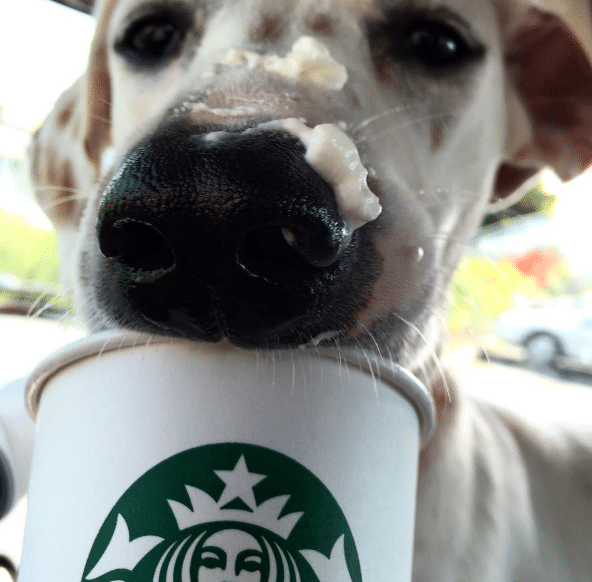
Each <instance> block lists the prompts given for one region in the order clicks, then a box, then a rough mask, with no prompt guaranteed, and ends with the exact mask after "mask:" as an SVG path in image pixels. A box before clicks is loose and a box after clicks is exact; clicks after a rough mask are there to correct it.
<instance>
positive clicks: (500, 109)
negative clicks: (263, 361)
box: [32, 0, 592, 582]
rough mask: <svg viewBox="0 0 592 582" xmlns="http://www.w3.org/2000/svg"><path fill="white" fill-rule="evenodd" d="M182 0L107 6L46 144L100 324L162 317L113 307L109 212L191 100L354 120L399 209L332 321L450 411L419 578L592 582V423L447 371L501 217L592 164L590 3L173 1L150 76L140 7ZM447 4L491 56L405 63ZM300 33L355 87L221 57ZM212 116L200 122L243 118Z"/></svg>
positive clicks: (274, 115) (386, 211) (40, 177)
mask: <svg viewBox="0 0 592 582" xmlns="http://www.w3.org/2000/svg"><path fill="white" fill-rule="evenodd" d="M161 4H163V3H162V2H160V1H157V2H145V1H144V0H103V1H102V2H101V3H100V4H99V6H96V7H95V12H96V16H97V32H96V35H95V39H94V42H93V45H92V49H91V55H90V60H89V67H88V70H87V72H86V74H85V75H84V76H83V77H82V78H81V79H80V80H79V81H78V82H77V83H76V84H75V85H74V87H72V88H71V89H70V90H68V91H66V92H65V93H64V95H63V96H62V97H61V99H60V100H59V102H58V103H57V105H56V107H55V110H54V112H53V113H52V115H51V116H50V118H49V119H48V120H47V121H46V123H45V124H44V126H43V127H42V128H41V129H40V131H39V132H38V133H37V135H36V137H35V140H34V143H33V148H32V174H33V177H34V181H35V185H36V189H37V192H38V196H39V199H40V203H41V205H42V206H43V207H44V208H45V209H46V212H47V213H48V214H49V216H50V217H51V218H52V220H53V222H54V224H55V225H56V227H57V228H58V231H59V233H60V236H61V237H62V248H63V250H64V253H63V254H64V273H65V275H66V277H68V278H70V279H71V280H74V281H75V287H76V297H77V303H78V308H79V309H80V311H81V313H82V314H83V316H84V317H85V318H86V320H87V322H88V324H89V326H90V327H91V328H94V329H103V328H110V327H122V326H123V327H126V326H130V325H133V326H134V327H137V328H138V327H139V328H140V329H141V328H142V326H141V325H138V324H137V323H134V324H131V323H129V320H128V319H126V317H127V316H126V315H125V314H122V311H125V308H121V306H119V305H118V306H116V307H115V306H114V305H113V302H111V303H109V302H106V301H105V300H104V298H102V297H101V293H104V292H105V291H104V287H105V286H104V285H102V284H101V281H100V280H99V278H100V276H101V275H100V274H101V269H100V268H99V259H100V252H99V248H98V244H97V242H96V235H95V224H96V220H97V209H98V207H99V203H100V199H101V194H102V192H103V190H104V188H105V187H106V185H107V184H108V182H109V180H110V179H111V178H112V177H113V174H114V172H115V168H117V167H118V165H119V164H121V163H122V161H124V160H125V159H126V156H127V155H128V154H129V152H130V151H134V148H135V146H136V144H137V143H139V142H140V141H141V140H142V139H143V138H144V137H145V136H146V135H149V134H154V132H158V131H159V128H160V127H161V124H162V123H163V122H166V120H167V118H168V117H176V118H178V117H179V116H181V117H182V116H183V113H182V112H181V113H179V110H180V109H182V107H181V108H180V106H181V105H182V104H183V103H184V102H187V101H193V102H199V101H201V102H204V103H205V104H206V105H207V106H208V107H210V108H223V109H227V110H231V109H233V108H236V107H238V106H248V107H249V108H250V110H251V111H253V110H254V111H255V113H254V114H251V115H252V118H253V119H255V118H256V120H266V119H278V118H287V117H296V118H305V119H306V121H307V124H308V125H309V126H311V127H313V126H315V125H317V124H320V123H338V122H339V123H342V122H344V123H345V127H347V130H346V131H347V133H349V135H350V136H351V137H352V139H353V140H354V141H355V143H356V145H357V146H358V149H359V151H360V153H361V156H362V160H363V162H364V164H365V165H366V167H368V168H369V169H370V170H371V174H370V185H371V187H372V190H373V191H374V192H375V193H376V194H377V195H378V196H379V198H380V202H381V204H382V206H383V211H382V213H381V215H380V217H379V218H378V219H377V220H376V221H374V222H371V223H369V224H367V225H365V226H364V227H363V228H362V229H360V234H359V236H360V237H362V236H363V237H366V239H365V240H367V241H368V245H369V248H370V249H371V253H370V256H369V257H368V260H367V263H368V264H367V265H364V267H363V268H362V269H361V275H362V277H366V278H367V281H368V282H369V283H368V284H367V285H366V286H364V285H361V283H360V276H359V274H358V279H356V280H355V281H353V282H352V285H351V287H352V289H351V292H352V293H353V294H354V295H355V294H356V293H357V294H358V295H359V297H358V296H357V297H358V299H357V300H356V302H355V303H354V304H353V307H352V309H350V310H349V311H347V313H344V314H340V313H339V312H338V311H337V315H335V316H333V319H332V320H331V321H328V322H326V326H327V328H326V330H325V331H327V332H332V331H334V330H335V329H336V328H338V329H339V330H340V332H341V334H340V336H339V340H338V341H339V343H341V344H347V345H349V346H357V347H358V348H359V349H361V350H374V351H378V352H380V353H381V354H382V355H383V356H385V357H390V358H392V359H393V360H396V361H398V362H399V363H401V364H402V365H404V366H406V367H408V368H410V369H412V370H414V371H415V372H416V373H417V374H418V375H420V376H421V377H422V378H424V379H425V380H426V381H427V382H428V383H429V384H430V386H431V389H432V391H433V393H434V396H435V399H436V402H437V404H438V428H437V431H436V433H435V435H434V437H433V439H432V441H431V443H430V444H429V446H428V447H426V449H425V450H424V451H423V453H422V456H421V463H420V482H419V497H418V510H417V531H416V546H415V548H416V551H415V561H414V575H413V580H414V582H428V581H436V580H437V581H438V582H447V581H449V582H460V581H467V582H468V581H479V582H485V581H487V582H494V581H499V582H502V581H504V582H509V581H516V582H528V581H532V582H535V581H536V582H545V581H546V582H551V581H553V582H559V581H560V582H576V581H579V582H584V581H589V580H590V579H592V428H591V427H592V421H591V422H588V423H583V425H580V426H578V427H574V426H570V425H568V424H567V423H564V424H558V423H549V424H546V425H540V426H538V427H537V426H536V424H535V423H533V422H531V421H527V420H526V417H523V418H520V417H519V416H516V415H514V414H512V413H509V412H502V409H501V408H499V407H496V406H493V405H490V404H485V403H483V402H480V401H479V400H478V399H474V398H473V397H471V396H468V395H466V394H463V393H462V392H460V391H457V390H455V388H454V383H453V381H452V379H451V378H450V377H448V379H447V380H446V381H445V380H443V374H442V373H441V371H439V370H438V366H434V361H436V359H435V357H434V355H435V354H437V352H438V347H439V343H440V341H441V338H442V337H443V329H442V326H441V319H442V317H441V310H442V308H443V307H444V304H445V294H446V286H447V283H448V281H449V279H450V277H451V273H452V271H453V269H454V268H455V266H456V264H457V262H458V260H459V258H460V256H461V254H462V250H463V248H464V247H465V246H466V242H467V240H468V239H469V238H470V237H471V235H472V234H473V233H474V231H475V229H476V228H477V226H478V225H479V222H480V220H481V219H482V217H483V215H484V213H486V212H487V211H488V210H490V209H492V208H493V207H495V206H499V205H500V204H507V203H509V201H510V200H512V193H513V192H515V191H516V190H517V189H518V188H519V187H520V185H521V184H522V183H524V182H525V181H526V180H527V179H529V178H530V177H531V176H532V175H533V174H534V173H535V172H536V171H537V170H538V169H539V168H541V167H543V166H547V165H548V166H551V167H553V168H554V169H555V171H556V172H557V173H558V174H559V175H560V176H561V177H563V178H571V177H573V176H575V175H576V174H577V173H579V172H580V171H583V170H584V169H585V168H586V167H587V166H588V165H589V164H590V162H591V161H592V141H591V137H590V136H592V69H591V66H590V62H591V60H592V21H591V12H590V7H589V6H588V4H587V3H585V2H584V0H569V1H567V0H566V1H562V0H536V1H535V0H473V1H471V2H467V1H466V0H443V1H442V2H439V1H438V2H436V1H432V0H405V1H403V0H358V1H356V2H354V1H353V0H352V1H350V0H318V1H315V2H313V1H309V0H299V1H298V2H296V1H294V2H284V3H282V2H270V1H268V0H232V1H230V0H204V1H202V0H179V1H178V2H175V3H172V4H174V5H175V6H177V5H179V6H182V7H184V9H186V10H187V13H188V14H191V15H192V16H191V18H193V23H192V26H191V28H190V30H189V31H188V32H187V35H186V39H185V45H184V47H183V48H182V51H181V53H180V54H179V55H178V56H176V57H175V58H174V59H172V60H170V61H169V62H167V63H166V65H165V66H162V67H160V68H157V69H155V70H139V69H138V68H137V67H136V68H134V66H132V65H130V64H129V63H127V62H125V60H124V59H123V58H122V57H121V55H120V54H118V53H117V52H116V51H115V50H114V48H113V47H114V46H115V45H116V44H117V43H118V42H119V41H120V40H121V37H122V34H123V31H124V29H125V28H126V27H127V26H129V22H130V20H131V19H133V18H134V16H133V14H134V13H135V18H138V14H145V11H146V9H140V10H139V11H138V7H142V6H146V5H148V6H149V8H148V9H147V10H152V11H154V10H158V9H159V8H158V6H159V5H161ZM164 4H165V5H167V4H168V5H171V2H169V1H168V0H167V2H164ZM142 10H144V12H142ZM130 15H131V16H130ZM426 16H427V17H429V18H430V19H432V20H433V19H441V20H442V21H444V22H446V23H448V24H451V25H452V26H454V27H455V28H457V29H458V30H459V32H460V33H461V34H462V35H463V36H464V37H465V38H466V39H467V40H468V42H469V45H471V46H473V48H474V47H476V46H478V47H481V48H482V49H483V50H481V51H477V50H475V51H474V53H475V54H474V55H473V57H472V58H471V59H469V60H468V61H467V62H464V63H460V64H459V65H458V66H456V67H453V68H451V69H448V70H438V71H435V70H432V69H429V68H426V67H424V66H423V65H422V64H421V63H417V62H415V61H414V60H413V59H412V58H411V59H407V58H406V57H401V56H400V55H395V54H394V53H392V52H391V49H392V47H391V42H392V39H391V38H390V37H391V36H392V35H393V34H397V30H399V29H400V28H401V27H402V26H403V24H402V23H404V22H407V21H408V20H409V18H411V17H412V18H425V17H426ZM393 22H394V24H393ZM397 26H399V28H397ZM301 35H311V36H314V37H317V38H319V39H321V40H322V42H323V43H324V44H325V45H326V46H327V47H328V48H329V50H330V52H331V55H332V56H333V57H334V58H335V59H336V60H337V61H338V62H339V63H342V64H343V65H345V66H346V68H347V71H348V81H347V84H346V85H345V87H344V90H343V91H339V92H338V91H332V90H327V89H320V88H318V87H316V86H311V85H310V84H309V83H307V82H305V81H302V80H286V79H285V78H282V77H280V76H278V75H274V74H270V73H267V72H263V71H257V70H254V71H253V70H247V69H246V68H244V67H228V66H220V65H218V66H215V65H216V64H217V63H219V62H220V59H221V58H222V57H223V55H224V54H225V53H226V52H227V51H228V50H229V49H232V48H244V49H248V50H252V51H258V52H263V53H267V52H271V53H276V54H280V55H282V54H286V53H287V52H288V50H289V48H290V46H291V45H292V43H293V42H294V40H295V39H297V38H298V37H300V36H301ZM477 53H479V54H478V55H477ZM186 115H189V114H187V113H186ZM201 115H202V117H199V115H197V117H195V115H194V117H193V118H192V119H191V120H190V123H191V124H194V125H196V126H199V125H200V124H201V125H202V126H203V125H207V124H211V123H212V122H213V121H215V122H216V124H218V125H217V127H219V126H220V125H222V126H223V127H226V128H230V129H232V128H236V127H238V125H239V122H238V121H237V119H236V118H233V117H232V116H229V117H228V118H227V119H215V120H212V119H211V117H208V114H207V113H202V114H201ZM182 121H187V120H186V119H182ZM244 121H245V120H244V119H242V120H240V123H243V122H244ZM342 126H343V123H342ZM196 131H197V130H196ZM74 241H76V243H74ZM74 245H75V246H74ZM73 248H76V249H77V250H76V252H73ZM358 286H362V287H364V290H363V291H361V290H360V289H358V288H357V287H358ZM97 290H99V291H97ZM134 321H135V320H134ZM231 339H232V338H231ZM309 339H313V338H309ZM537 398H538V397H537V395H536V393H535V395H534V402H533V403H532V404H533V405H534V406H536V399H537ZM552 398H556V399H564V398H568V392H567V391H566V392H565V393H557V394H554V395H553V396H552ZM591 403H592V402H591ZM574 406H576V405H575V404H574ZM577 406H578V407H581V406H582V404H581V403H579V404H578V405H577ZM572 424H573V423H572Z"/></svg>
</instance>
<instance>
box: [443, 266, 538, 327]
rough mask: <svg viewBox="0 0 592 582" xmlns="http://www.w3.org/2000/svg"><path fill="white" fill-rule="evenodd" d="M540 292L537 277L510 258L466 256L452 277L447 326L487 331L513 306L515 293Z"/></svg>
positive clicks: (532, 294) (525, 294)
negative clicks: (535, 278)
mask: <svg viewBox="0 0 592 582" xmlns="http://www.w3.org/2000/svg"><path fill="white" fill-rule="evenodd" d="M538 292H539V291H538V290H537V285H536V281H535V280H534V279H532V278H530V277H525V276H524V275H523V274H522V273H521V272H520V271H519V270H518V269H517V268H516V266H515V265H514V264H513V263H512V262H510V261H497V262H496V261H491V260H489V259H484V258H475V257H469V258H466V259H464V260H463V261H462V262H461V263H460V265H459V267H458V269H457V271H456V273H455V274H454V277H453V279H452V284H451V301H450V309H449V311H448V327H449V329H450V330H451V331H452V332H464V331H466V330H467V329H470V330H472V331H486V330H488V329H490V328H491V326H492V324H493V322H494V321H495V319H496V318H497V317H498V315H500V313H502V312H504V311H507V310H508V309H511V308H512V307H513V306H514V305H513V304H514V295H515V294H516V293H520V294H522V295H524V296H526V297H532V296H534V295H536V294H537V293H538Z"/></svg>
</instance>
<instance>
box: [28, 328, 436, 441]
mask: <svg viewBox="0 0 592 582" xmlns="http://www.w3.org/2000/svg"><path fill="white" fill-rule="evenodd" d="M167 343H171V344H172V343H175V344H179V343H184V344H195V343H196V342H191V341H190V340H184V339H179V338H173V337H168V336H156V335H150V334H146V333H140V332H129V331H102V332H97V333H93V334H91V335H89V336H86V337H84V338H81V339H79V340H76V341H74V342H71V343H69V344H66V345H65V346H62V347H61V348H59V349H58V350H56V351H55V352H53V353H52V354H50V355H49V356H47V357H46V358H44V359H43V360H42V361H41V362H40V363H39V364H38V365H37V366H36V367H35V368H34V369H33V371H32V372H31V374H30V375H29V377H28V378H27V383H26V387H25V405H26V408H27V411H28V413H29V414H30V416H31V417H32V418H33V420H37V414H38V411H39V404H40V402H41V396H42V393H43V390H44V388H45V386H46V385H47V383H48V382H49V381H50V380H51V379H52V378H53V377H54V376H56V375H57V374H58V373H59V372H60V371H61V370H63V369H65V368H68V367H70V366H72V365H73V364H76V363H78V362H80V361H82V360H85V359H88V358H90V357H94V356H97V355H101V354H103V353H107V352H112V351H118V350H122V349H127V348H135V347H140V346H149V345H159V344H167ZM228 349H233V350H240V348H237V347H235V346H232V345H230V344H228ZM245 351H247V350H245ZM284 351H285V350H278V352H280V353H281V352H284ZM302 352H303V353H307V354H309V355H312V356H314V357H318V358H323V359H327V360H333V361H340V362H344V363H346V364H347V365H348V366H350V367H353V368H356V369H358V370H360V371H362V372H365V373H367V374H371V375H372V377H373V378H375V380H376V381H378V382H381V383H383V384H388V385H390V386H391V387H392V388H393V389H394V390H397V391H398V392H399V393H400V394H402V395H403V396H404V397H405V398H406V399H407V400H408V401H409V402H410V403H411V404H412V405H413V407H414V408H415V411H416V413H417V415H418V418H419V426H420V442H421V446H422V447H424V446H425V445H426V444H427V443H428V441H429V439H430V437H431V435H432V434H433V432H434V429H435V425H436V410H435V405H434V400H433V398H432V396H431V394H430V392H429V390H428V389H427V388H426V386H425V385H424V384H423V382H421V380H419V378H417V377H416V376H414V375H413V374H412V373H411V372H410V371H409V370H407V369H406V368H404V367H403V366H401V365H399V364H397V363H395V362H392V361H388V360H385V359H383V358H381V357H379V356H378V355H376V354H368V353H364V354H360V353H359V352H356V351H354V350H348V349H345V348H339V349H335V348H303V349H302Z"/></svg>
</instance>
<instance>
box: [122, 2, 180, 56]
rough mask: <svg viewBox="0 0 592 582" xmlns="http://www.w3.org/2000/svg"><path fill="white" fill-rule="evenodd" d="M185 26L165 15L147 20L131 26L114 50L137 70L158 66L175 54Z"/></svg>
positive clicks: (146, 18)
mask: <svg viewBox="0 0 592 582" xmlns="http://www.w3.org/2000/svg"><path fill="white" fill-rule="evenodd" d="M186 32H187V26H184V25H183V24H182V23H181V22H179V18H174V17H173V16H171V15H167V14H157V15H151V16H146V17H144V18H142V19H140V20H138V21H137V22H135V23H134V24H132V25H131V26H130V27H129V28H128V30H127V32H126V33H125V35H124V37H123V38H122V39H121V40H120V41H119V42H118V43H117V44H116V46H115V49H116V50H117V52H118V53H119V54H121V55H122V56H123V57H124V58H126V59H127V60H129V61H131V62H132V63H134V64H136V65H140V66H150V65H158V64H160V63H162V62H163V61H166V60H168V59H170V58H172V57H174V56H176V55H177V54H179V52H180V50H181V47H182V45H183V40H184V38H185V34H186Z"/></svg>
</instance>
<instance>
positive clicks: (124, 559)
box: [82, 443, 362, 582]
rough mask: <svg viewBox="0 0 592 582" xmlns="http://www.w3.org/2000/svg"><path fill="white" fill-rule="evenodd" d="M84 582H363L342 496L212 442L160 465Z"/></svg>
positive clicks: (130, 495)
mask: <svg viewBox="0 0 592 582" xmlns="http://www.w3.org/2000/svg"><path fill="white" fill-rule="evenodd" d="M82 582H362V577H361V572H360V564H359V561H358V555H357V551H356V547H355V544H354V540H353V537H352V534H351V531H350V528H349V526H348V524H347V522H346V520H345V516H344V515H343V512H342V511H341V509H340V507H339V505H338V504H337V502H336V501H335V499H334V497H333V495H332V494H331V493H330V492H329V490H328V489H327V488H326V487H325V485H323V483H321V481H320V480H319V479H318V478H317V477H315V475H313V474H312V473H311V472H310V471H309V470H308V469H306V468H305V467H303V466H302V465H300V464H299V463H297V462H296V461H294V460H293V459H290V458H289V457H287V456H285V455H282V454H280V453H278V452H275V451H272V450H269V449H266V448H263V447H258V446H254V445H246V444H239V443H225V444H215V445H206V446H203V447H197V448H195V449H191V450H188V451H184V452H182V453H179V454H177V455H175V456H173V457H171V458H169V459H167V460H165V461H163V462H162V463H160V464H158V465H157V466H156V467H153V468H152V469H151V470H149V471H148V472H147V473H145V474H144V475H143V476H142V477H140V478H139V479H138V480H137V481H136V482H135V483H134V484H133V485H132V486H131V487H130V488H129V489H128V490H127V491H126V492H125V493H124V495H123V496H122V497H121V498H120V499H119V501H118V502H117V504H116V505H115V507H114V508H113V510H112V511H111V513H110V514H109V516H108V517H107V519H106V520H105V522H104V524H103V526H102V527H101V529H100V531H99V533H98V535H97V537H96V539H95V541H94V544H93V546H92V549H91V552H90V555H89V557H88V560H87V562H86V566H85V568H84V575H83V577H82Z"/></svg>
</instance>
